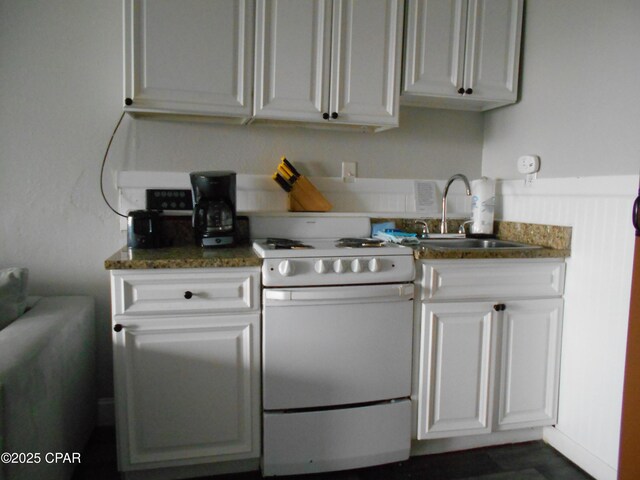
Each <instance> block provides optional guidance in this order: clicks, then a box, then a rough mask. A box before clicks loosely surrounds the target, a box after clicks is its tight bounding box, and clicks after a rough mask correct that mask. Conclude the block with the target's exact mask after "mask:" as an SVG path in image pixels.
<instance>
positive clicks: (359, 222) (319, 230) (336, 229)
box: [250, 215, 371, 240]
mask: <svg viewBox="0 0 640 480" xmlns="http://www.w3.org/2000/svg"><path fill="white" fill-rule="evenodd" d="M250 228H251V238H291V239H295V240H304V239H309V238H332V239H338V238H344V237H370V236H371V221H370V219H369V218H368V217H364V216H353V217H352V216H348V217H343V216H336V217H332V216H327V217H317V216H298V215H296V216H277V215H273V216H271V215H269V216H251V217H250Z"/></svg>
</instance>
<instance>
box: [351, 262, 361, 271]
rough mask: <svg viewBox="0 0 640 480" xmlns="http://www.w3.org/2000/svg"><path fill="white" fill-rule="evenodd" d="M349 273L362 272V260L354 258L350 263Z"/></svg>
mask: <svg viewBox="0 0 640 480" xmlns="http://www.w3.org/2000/svg"><path fill="white" fill-rule="evenodd" d="M351 271H352V272H353V273H360V272H361V271H362V260H360V259H359V258H356V259H355V260H353V261H352V262H351Z"/></svg>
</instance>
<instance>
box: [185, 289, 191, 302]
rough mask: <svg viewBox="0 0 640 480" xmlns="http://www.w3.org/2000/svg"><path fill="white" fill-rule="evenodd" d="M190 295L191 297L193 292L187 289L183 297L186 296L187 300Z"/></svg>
mask: <svg viewBox="0 0 640 480" xmlns="http://www.w3.org/2000/svg"><path fill="white" fill-rule="evenodd" d="M191 297H193V293H191V292H190V291H189V290H187V291H186V292H184V298H186V299H187V300H189V299H190V298H191Z"/></svg>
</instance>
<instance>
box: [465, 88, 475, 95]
mask: <svg viewBox="0 0 640 480" xmlns="http://www.w3.org/2000/svg"><path fill="white" fill-rule="evenodd" d="M464 93H466V94H467V95H471V94H472V93H473V88H467V89H466V90H465V91H464Z"/></svg>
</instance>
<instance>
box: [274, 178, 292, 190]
mask: <svg viewBox="0 0 640 480" xmlns="http://www.w3.org/2000/svg"><path fill="white" fill-rule="evenodd" d="M272 178H273V179H274V180H275V181H276V183H277V184H278V185H280V188H282V189H283V190H284V191H285V192H287V193H289V192H290V191H291V184H290V183H289V182H287V181H286V180H285V179H284V177H283V176H282V175H280V174H279V173H274V174H273V177H272Z"/></svg>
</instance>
